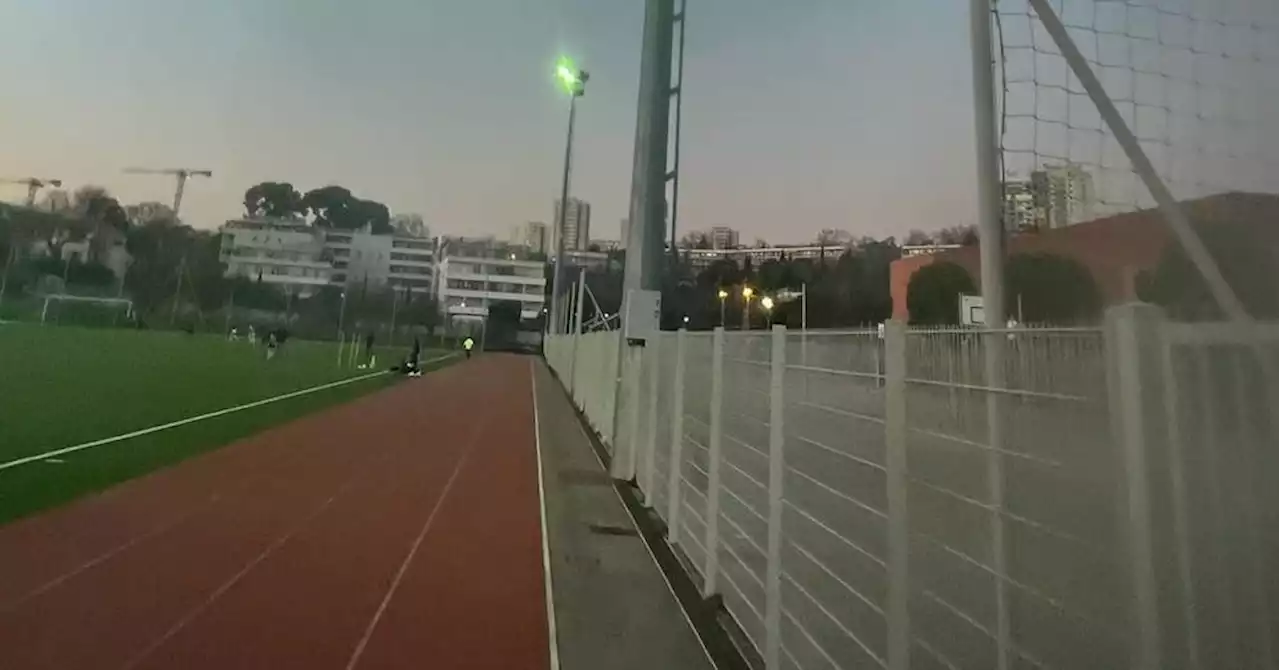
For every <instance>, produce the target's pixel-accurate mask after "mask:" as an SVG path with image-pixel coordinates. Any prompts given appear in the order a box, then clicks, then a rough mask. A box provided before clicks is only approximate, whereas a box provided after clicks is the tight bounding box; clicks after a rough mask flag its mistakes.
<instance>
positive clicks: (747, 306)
mask: <svg viewBox="0 0 1280 670" xmlns="http://www.w3.org/2000/svg"><path fill="white" fill-rule="evenodd" d="M755 294H756V290H755V289H753V288H751V287H750V286H743V287H742V329H743V330H751V296H753V295H755Z"/></svg>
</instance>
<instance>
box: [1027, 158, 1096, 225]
mask: <svg viewBox="0 0 1280 670" xmlns="http://www.w3.org/2000/svg"><path fill="white" fill-rule="evenodd" d="M1042 173H1043V175H1044V176H1042V177H1037V175H1036V174H1034V173H1033V174H1032V175H1031V176H1032V181H1033V183H1034V182H1036V181H1039V182H1040V183H1041V184H1042V186H1041V187H1040V189H1039V190H1041V191H1042V192H1043V196H1042V197H1043V200H1044V203H1045V223H1046V224H1047V225H1048V227H1050V228H1063V227H1066V226H1070V225H1072V224H1075V223H1080V222H1082V221H1089V220H1091V219H1092V218H1093V205H1094V191H1093V175H1091V174H1089V173H1088V172H1085V170H1084V168H1082V167H1080V166H1079V165H1073V164H1071V163H1068V164H1066V165H1050V166H1046V167H1045V169H1044V170H1043V171H1042Z"/></svg>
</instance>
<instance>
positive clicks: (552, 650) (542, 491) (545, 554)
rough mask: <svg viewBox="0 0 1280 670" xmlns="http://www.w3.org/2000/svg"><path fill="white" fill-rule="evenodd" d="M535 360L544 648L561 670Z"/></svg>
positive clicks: (532, 374) (533, 379)
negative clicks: (545, 632)
mask: <svg viewBox="0 0 1280 670" xmlns="http://www.w3.org/2000/svg"><path fill="white" fill-rule="evenodd" d="M536 363H537V359H533V360H530V361H529V390H530V391H531V392H532V393H533V444H534V450H535V452H536V456H537V458H538V514H539V516H540V520H541V522H542V575H543V583H542V590H543V592H544V593H546V599H547V647H548V653H549V654H550V659H551V665H550V668H551V670H560V641H559V639H558V633H557V629H556V604H555V596H554V585H553V584H552V581H551V544H550V541H549V538H548V536H547V492H546V484H545V483H544V482H543V476H544V475H543V471H542V424H541V422H540V420H539V419H538V369H537V367H536Z"/></svg>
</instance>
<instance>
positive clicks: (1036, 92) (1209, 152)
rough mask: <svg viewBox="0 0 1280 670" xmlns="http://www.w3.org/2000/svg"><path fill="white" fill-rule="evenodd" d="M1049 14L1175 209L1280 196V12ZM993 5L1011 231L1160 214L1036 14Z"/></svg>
mask: <svg viewBox="0 0 1280 670" xmlns="http://www.w3.org/2000/svg"><path fill="white" fill-rule="evenodd" d="M1047 4H1048V5H1049V6H1050V7H1051V8H1052V9H1053V11H1054V13H1055V14H1056V15H1057V16H1058V18H1059V19H1060V20H1061V21H1062V23H1063V24H1064V26H1065V28H1066V31H1067V33H1068V34H1069V35H1070V37H1071V38H1072V40H1074V42H1075V45H1076V47H1077V48H1078V49H1079V50H1080V52H1081V54H1082V56H1083V57H1084V58H1085V60H1086V61H1088V64H1089V67H1090V68H1091V70H1092V71H1093V73H1094V74H1095V75H1096V77H1097V78H1098V80H1099V81H1100V83H1101V84H1102V86H1103V88H1104V89H1105V90H1106V92H1107V94H1108V96H1109V97H1110V98H1111V100H1112V102H1114V103H1115V105H1116V107H1117V110H1118V111H1119V113H1120V115H1121V116H1122V117H1123V118H1124V121H1125V123H1126V124H1127V125H1128V126H1129V129H1130V130H1131V131H1132V132H1133V134H1134V135H1135V136H1136V137H1137V139H1138V141H1139V144H1140V145H1141V147H1142V149H1143V150H1144V151H1145V152H1146V154H1147V156H1148V158H1150V160H1151V162H1152V163H1153V165H1154V166H1155V169H1156V172H1157V174H1158V175H1159V176H1160V177H1161V179H1162V180H1163V181H1164V182H1165V185H1166V186H1167V187H1168V188H1169V190H1170V191H1171V192H1172V193H1173V196H1174V197H1175V198H1176V199H1178V200H1187V199H1194V198H1199V197H1203V196H1207V195H1212V194H1216V193H1222V192H1227V191H1248V192H1260V193H1275V192H1276V180H1277V168H1276V163H1277V153H1276V146H1277V131H1276V118H1277V103H1276V95H1277V66H1276V61H1277V47H1276V39H1277V30H1276V25H1277V4H1276V3H1275V2H1270V1H1268V0H1047ZM995 6H996V10H995V18H996V36H997V43H996V45H995V46H996V48H997V50H998V51H997V54H996V60H997V68H998V69H997V86H1000V87H1001V89H1002V95H1001V96H1000V99H999V100H998V113H999V114H1000V116H1001V127H1000V138H1001V142H1000V147H1001V155H1002V160H1003V171H1004V175H1005V187H1004V188H1005V203H1004V205H1005V207H1004V209H1005V224H1006V227H1008V228H1011V229H1018V228H1028V227H1037V228H1043V227H1061V226H1064V225H1070V224H1073V223H1080V222H1082V221H1088V220H1091V219H1094V218H1098V217H1102V216H1107V215H1110V214H1115V213H1119V212H1124V211H1131V210H1134V209H1140V208H1146V207H1151V206H1153V205H1154V201H1153V199H1152V196H1151V194H1150V192H1149V191H1148V190H1147V188H1146V187H1145V186H1144V185H1143V183H1142V182H1141V180H1140V179H1139V178H1138V176H1137V175H1136V174H1135V173H1134V171H1133V167H1132V165H1131V163H1130V161H1129V159H1128V158H1127V157H1126V156H1125V153H1124V151H1123V150H1122V148H1121V145H1120V144H1119V143H1118V142H1117V141H1116V137H1115V135H1114V134H1113V133H1112V132H1111V130H1110V129H1108V127H1107V126H1106V124H1105V123H1104V122H1103V120H1102V117H1101V115H1100V114H1099V113H1098V108H1097V106H1096V105H1095V103H1094V101H1093V100H1092V99H1091V98H1090V96H1089V95H1088V94H1087V93H1086V92H1085V89H1084V87H1083V86H1082V85H1081V83H1080V79H1079V78H1078V77H1077V76H1076V75H1075V74H1074V73H1073V71H1072V70H1071V68H1070V67H1069V66H1068V63H1067V60H1066V59H1065V58H1063V56H1062V52H1061V51H1060V50H1059V48H1058V46H1057V44H1056V43H1055V42H1054V40H1053V39H1052V37H1051V36H1050V33H1049V32H1048V31H1046V29H1045V25H1044V23H1043V22H1042V20H1041V17H1040V16H1039V14H1037V12H1036V11H1035V8H1034V7H1033V3H1032V2H1030V1H1029V0H998V2H996V3H995Z"/></svg>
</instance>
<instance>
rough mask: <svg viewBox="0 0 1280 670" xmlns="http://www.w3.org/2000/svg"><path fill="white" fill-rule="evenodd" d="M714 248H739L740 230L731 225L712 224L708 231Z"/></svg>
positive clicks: (708, 236)
mask: <svg viewBox="0 0 1280 670" xmlns="http://www.w3.org/2000/svg"><path fill="white" fill-rule="evenodd" d="M707 239H708V240H709V241H710V242H711V248H712V249H737V248H738V231H736V230H734V229H733V228H730V227H729V226H712V228H711V230H710V232H708V233H707Z"/></svg>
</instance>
